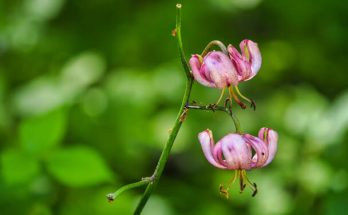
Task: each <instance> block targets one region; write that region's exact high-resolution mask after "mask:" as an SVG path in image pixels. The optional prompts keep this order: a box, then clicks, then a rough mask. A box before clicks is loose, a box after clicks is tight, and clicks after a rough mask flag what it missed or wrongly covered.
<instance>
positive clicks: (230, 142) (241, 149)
mask: <svg viewBox="0 0 348 215" xmlns="http://www.w3.org/2000/svg"><path fill="white" fill-rule="evenodd" d="M218 143H221V148H222V153H223V155H224V157H225V161H226V165H227V168H228V169H250V168H251V155H252V154H251V148H250V147H249V146H248V145H247V144H246V142H245V140H244V139H243V137H242V136H241V135H239V134H228V135H226V136H225V137H223V138H222V139H221V140H220V141H219V142H218Z"/></svg>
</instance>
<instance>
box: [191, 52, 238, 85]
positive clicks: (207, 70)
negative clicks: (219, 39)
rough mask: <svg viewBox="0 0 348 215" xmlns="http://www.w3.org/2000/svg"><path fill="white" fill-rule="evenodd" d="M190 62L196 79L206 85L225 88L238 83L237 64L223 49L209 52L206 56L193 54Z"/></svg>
mask: <svg viewBox="0 0 348 215" xmlns="http://www.w3.org/2000/svg"><path fill="white" fill-rule="evenodd" d="M189 63H190V66H191V70H192V75H193V77H194V79H195V80H196V81H197V82H199V83H200V84H202V85H204V86H207V87H214V88H224V87H228V86H230V85H233V86H236V85H237V84H238V78H237V71H236V68H235V66H234V65H233V63H232V61H231V60H230V58H229V57H228V56H227V55H226V54H224V53H223V52H221V51H212V52H209V53H208V54H207V55H206V56H205V57H204V58H202V57H201V56H200V55H197V54H195V55H192V57H191V59H190V61H189Z"/></svg>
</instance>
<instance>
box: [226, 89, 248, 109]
mask: <svg viewBox="0 0 348 215" xmlns="http://www.w3.org/2000/svg"><path fill="white" fill-rule="evenodd" d="M228 90H229V93H230V99H231V100H232V97H233V99H234V100H235V101H236V102H237V103H238V105H239V106H240V107H241V108H242V109H245V108H246V106H245V104H244V103H243V102H241V101H240V100H239V98H238V96H237V95H236V94H235V93H234V92H233V88H232V86H229V87H228Z"/></svg>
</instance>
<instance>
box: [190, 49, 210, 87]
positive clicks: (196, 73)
mask: <svg viewBox="0 0 348 215" xmlns="http://www.w3.org/2000/svg"><path fill="white" fill-rule="evenodd" d="M189 64H190V67H191V71H192V75H193V77H194V79H195V80H196V81H197V82H198V83H200V84H202V85H204V86H207V87H215V84H214V83H213V82H211V81H209V80H207V78H206V76H205V75H204V73H203V71H202V69H201V67H202V63H201V57H200V56H199V55H192V57H191V58H190V61H189Z"/></svg>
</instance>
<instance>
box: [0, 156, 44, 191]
mask: <svg viewBox="0 0 348 215" xmlns="http://www.w3.org/2000/svg"><path fill="white" fill-rule="evenodd" d="M1 166H2V168H1V172H2V176H3V179H4V181H5V183H6V184H8V185H19V184H25V183H29V182H30V181H31V180H32V179H33V178H34V177H35V176H37V175H38V174H39V171H40V165H39V163H38V161H37V160H35V159H34V158H33V157H32V156H28V155H27V154H25V153H23V152H21V151H19V150H13V149H11V150H8V151H5V152H3V153H2V155H1Z"/></svg>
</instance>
